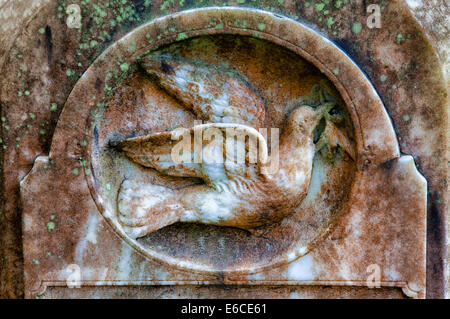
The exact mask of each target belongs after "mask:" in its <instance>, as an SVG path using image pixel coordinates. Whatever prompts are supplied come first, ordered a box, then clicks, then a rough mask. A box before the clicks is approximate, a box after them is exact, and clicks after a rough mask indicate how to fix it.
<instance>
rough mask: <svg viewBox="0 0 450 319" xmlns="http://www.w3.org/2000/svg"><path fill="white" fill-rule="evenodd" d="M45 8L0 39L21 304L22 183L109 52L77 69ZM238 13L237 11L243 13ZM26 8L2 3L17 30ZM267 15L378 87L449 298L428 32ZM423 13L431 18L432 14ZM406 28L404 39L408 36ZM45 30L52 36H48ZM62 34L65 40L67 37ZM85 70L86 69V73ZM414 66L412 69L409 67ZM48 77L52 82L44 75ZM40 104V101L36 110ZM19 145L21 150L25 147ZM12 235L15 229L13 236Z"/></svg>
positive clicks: (434, 276)
mask: <svg viewBox="0 0 450 319" xmlns="http://www.w3.org/2000/svg"><path fill="white" fill-rule="evenodd" d="M424 2H425V1H424ZM36 3H37V2H36ZM411 3H412V1H409V5H410V6H412V7H414V9H415V11H416V12H417V13H418V16H420V9H421V6H415V4H416V3H417V1H415V3H414V4H411ZM40 4H41V6H37V8H36V9H35V10H36V11H27V12H26V14H24V16H25V17H24V18H23V19H24V20H22V21H26V23H21V22H20V21H21V20H20V19H19V20H17V19H16V18H15V17H14V21H18V22H17V28H11V29H8V30H6V29H5V30H4V32H7V33H8V36H3V37H0V39H1V40H2V41H4V42H2V46H1V48H2V50H5V53H2V54H0V56H1V57H2V59H4V60H3V61H7V62H6V64H5V65H6V66H7V67H5V70H8V71H9V72H8V74H7V77H5V80H4V82H2V98H1V104H2V114H3V116H4V117H5V121H4V123H3V134H2V138H3V143H4V144H5V145H6V146H7V149H5V150H4V151H3V158H4V160H3V170H2V172H3V190H4V193H3V194H4V195H3V200H4V208H3V209H2V216H1V217H0V218H2V230H4V231H2V238H1V239H2V248H3V250H4V257H3V259H2V263H3V265H4V266H3V267H2V269H7V270H8V271H2V273H1V285H2V286H1V287H2V294H3V295H4V296H10V297H13V296H21V294H22V291H23V286H22V284H21V282H22V279H21V278H22V271H21V267H22V266H21V265H22V261H21V258H22V257H21V243H20V242H21V239H20V233H21V232H20V218H19V217H18V212H20V207H21V205H20V204H18V203H19V201H18V197H17V196H18V181H19V180H21V179H22V178H23V177H24V176H25V174H26V173H27V172H28V171H29V170H30V169H31V166H32V164H33V161H34V158H35V157H36V156H37V155H41V154H42V155H44V154H46V153H47V152H48V148H49V146H50V144H49V142H50V137H51V135H52V132H53V127H54V125H55V123H56V120H57V118H58V113H59V112H60V110H61V106H62V105H63V104H64V101H65V99H66V97H67V96H68V94H69V93H70V90H71V87H72V85H73V84H74V83H75V79H76V78H77V77H78V75H79V74H81V73H82V70H84V69H85V68H86V67H87V66H88V65H89V64H90V61H92V59H93V58H94V57H95V56H96V55H97V54H98V53H99V52H101V51H102V50H103V47H102V46H101V45H99V44H98V42H99V41H97V44H95V43H93V44H94V45H93V46H92V48H89V49H83V50H81V56H78V57H79V59H78V58H77V56H76V52H73V50H74V49H75V50H76V49H77V48H78V42H79V41H78V40H77V39H76V36H75V34H76V33H73V34H71V33H67V32H66V31H63V30H64V29H65V28H66V27H65V25H64V24H63V23H62V22H60V20H58V19H57V18H55V16H56V14H57V12H58V11H57V5H50V6H48V7H44V6H43V5H42V3H40ZM232 4H233V5H236V3H232ZM21 5H22V6H23V7H26V8H27V9H29V8H32V6H31V7H30V5H29V2H28V1H24V2H20V1H19V2H17V1H14V2H13V1H11V2H4V3H2V4H1V6H2V7H1V8H2V9H1V13H2V17H3V19H6V21H8V22H9V21H11V19H12V17H13V16H14V14H11V12H17V10H20V9H21ZM9 6H11V7H9ZM15 6H17V7H15ZM256 6H259V5H256ZM260 6H261V7H262V8H265V9H271V8H272V9H273V10H274V11H279V12H282V13H284V14H287V15H288V16H291V17H293V18H296V19H301V20H305V21H308V22H309V23H311V24H313V25H317V26H318V28H319V29H321V28H323V32H325V33H329V36H330V37H331V38H332V39H334V40H336V41H337V42H338V43H340V44H341V45H343V46H344V48H345V49H346V50H348V52H349V53H350V55H351V56H352V57H353V58H354V59H355V60H356V61H357V62H358V64H359V65H361V66H362V67H363V69H364V70H365V71H366V72H367V73H368V75H369V76H370V77H371V80H372V81H373V82H374V84H375V86H376V88H377V90H378V92H379V93H380V95H381V96H382V98H383V101H384V103H385V104H386V107H387V109H388V111H389V114H390V115H391V117H392V119H393V121H394V125H395V128H396V130H397V134H398V137H399V142H400V148H401V151H402V152H403V153H406V154H413V155H414V156H415V160H416V161H417V162H418V166H419V169H420V170H421V172H422V173H423V174H424V175H425V176H426V178H427V179H428V182H429V194H430V195H429V217H428V222H429V231H428V234H429V235H428V236H429V237H428V251H429V254H428V267H427V269H428V278H427V283H428V295H429V296H430V297H439V296H442V295H443V291H444V286H443V282H444V281H443V271H444V269H445V268H444V265H445V263H444V258H445V250H444V249H443V245H444V244H445V243H444V241H445V238H446V237H445V222H444V218H446V216H445V214H444V212H445V211H446V199H445V192H446V188H447V183H446V180H445V177H446V176H445V173H444V172H445V170H446V168H447V164H446V163H445V161H443V160H442V158H443V157H444V155H443V154H444V153H445V151H446V141H445V139H446V135H445V132H446V131H445V127H446V125H447V122H446V116H443V114H446V104H445V101H446V96H444V95H443V90H444V89H445V84H444V82H443V79H442V75H441V74H440V72H441V70H442V69H441V68H440V65H439V61H438V60H437V59H436V57H435V56H434V55H433V52H432V51H431V49H430V47H428V46H427V44H426V42H425V45H424V39H423V35H421V34H418V33H417V32H418V31H420V30H419V29H417V26H416V24H415V22H414V21H413V20H412V19H411V18H410V17H409V13H408V12H406V11H404V9H403V7H401V6H398V5H396V4H395V3H391V4H389V6H387V7H386V8H385V9H384V11H383V13H382V14H383V17H384V18H386V20H385V21H386V22H387V23H385V29H383V28H382V29H381V30H379V31H378V32H374V31H370V30H368V29H367V28H363V29H362V31H361V32H358V33H357V34H355V33H354V32H353V33H352V31H351V25H352V23H353V22H354V21H359V20H360V21H364V18H363V14H361V12H364V11H363V8H362V6H361V4H360V3H351V4H348V5H347V6H343V8H342V9H340V10H337V9H335V8H332V9H331V10H330V12H331V15H333V17H334V22H333V23H332V24H331V27H330V28H328V26H327V25H326V19H324V18H322V16H320V14H317V13H316V12H315V11H314V10H313V8H309V9H306V10H304V9H303V8H297V7H296V6H294V5H293V4H292V3H290V2H284V3H283V4H281V5H280V4H278V3H277V4H260ZM177 7H178V5H177V4H175V5H174V6H172V5H171V4H170V3H161V4H154V7H151V9H149V10H150V11H151V12H152V13H151V14H150V15H149V14H143V15H142V16H143V18H142V21H147V20H149V19H150V16H158V15H164V14H166V13H167V9H169V11H170V12H174V11H176V10H177ZM300 7H301V6H300ZM161 8H162V10H161ZM441 8H445V4H442V6H441ZM8 10H10V11H8ZM40 10H42V14H41V15H39V14H35V13H37V12H39V13H41V11H40ZM46 10H48V11H46ZM443 10H444V9H443ZM424 11H427V12H428V13H429V12H432V11H431V10H424ZM32 16H33V18H32V19H31V18H30V17H32ZM50 16H52V17H53V18H52V20H51V21H50V20H49V19H48V17H50ZM94 18H95V17H94ZM422 23H423V25H424V27H425V29H426V30H431V31H432V33H433V37H434V39H441V38H442V37H443V36H442V33H439V32H442V30H439V29H437V31H436V27H435V26H432V25H430V23H429V21H428V22H427V21H423V22H422ZM47 24H48V25H51V35H50V39H51V41H50V42H49V41H48V37H49V32H48V31H47V30H46V29H45V25H47ZM137 24H139V23H136V22H132V23H131V24H129V25H123V26H122V27H121V28H119V29H118V30H117V29H114V28H113V29H114V30H113V31H111V30H108V32H109V33H110V34H113V40H110V41H107V43H110V42H113V41H115V40H117V39H119V38H120V37H121V36H122V35H123V34H125V33H126V32H127V31H129V30H131V29H132V28H133V27H134V26H135V25H137ZM433 24H436V23H435V22H434V23H433ZM2 25H3V26H5V25H8V26H11V25H12V24H11V23H3V24H2ZM399 25H400V28H404V29H402V30H401V31H399V30H398V28H399ZM21 26H25V28H24V29H23V32H21V31H19V30H21V29H22V27H21ZM43 27H44V29H43V32H39V30H41V28H43ZM389 27H392V28H393V31H389ZM427 27H428V29H427ZM11 30H15V31H14V32H15V33H14V34H13V35H11ZM58 30H61V31H63V32H58ZM394 30H395V31H394ZM91 32H93V34H90V35H88V36H87V41H89V40H90V38H91V37H92V36H94V35H95V32H96V31H91ZM334 32H335V33H334ZM399 32H402V34H403V35H407V34H411V35H413V36H412V37H411V38H409V37H406V36H405V39H404V41H403V39H402V38H400V41H396V40H397V38H396V36H397V35H398V34H399ZM40 34H41V35H40ZM43 34H45V35H46V37H47V40H45V39H44V38H43V39H42V41H41V40H40V39H39V37H42V36H43ZM436 34H437V35H436ZM439 34H441V35H439ZM444 34H445V33H444ZM15 35H19V38H17V40H16V42H15V44H14V45H13V42H14V40H11V39H12V38H14V39H15V38H16V36H15ZM36 38H38V40H37V41H38V43H36V42H35V41H31V39H33V40H36ZM368 39H369V40H368ZM68 40H70V41H69V43H70V44H69V45H62V43H63V41H68ZM82 41H83V42H86V39H82ZM91 43H92V42H90V41H89V44H88V45H89V46H90V45H91ZM3 44H4V45H3ZM30 44H31V46H30ZM11 45H13V46H12V49H11V50H9V48H11ZM401 48H403V49H405V50H402V49H401ZM439 50H440V52H441V56H443V57H444V58H445V55H444V54H443V53H442V52H444V53H445V47H444V50H443V49H442V48H440V49H439ZM408 52H415V55H410V54H408ZM74 53H75V54H74ZM19 56H20V58H19ZM20 59H23V61H24V62H20ZM61 59H64V61H61ZM42 60H44V61H45V60H47V61H48V65H49V66H50V67H49V66H47V63H42ZM56 61H58V62H57V63H58V65H54V63H55V62H56ZM78 63H81V66H79V64H78ZM21 64H25V65H27V70H20V69H19V66H20V65H21ZM407 65H409V66H410V67H405V66H407ZM416 66H417V67H416ZM42 68H43V70H44V72H41V71H39V70H40V69H42ZM68 69H70V70H76V71H75V73H74V74H73V73H72V71H70V72H67V71H69V70H68ZM18 71H20V72H21V73H24V74H26V78H27V79H28V80H29V81H27V84H30V85H31V86H30V87H32V85H33V83H34V82H36V84H38V85H39V86H37V87H34V88H35V89H32V90H30V89H27V87H24V88H19V90H20V91H22V96H21V97H20V98H21V99H18V96H17V91H18V89H17V87H19V86H20V85H21V83H20V82H21V81H20V80H17V76H18V73H17V72H18ZM77 74H78V75H77ZM381 75H385V77H381ZM24 76H25V75H24ZM5 83H7V84H5ZM40 83H42V84H40ZM56 83H58V85H56ZM420 83H427V85H426V89H427V91H426V90H425V88H424V87H423V86H420ZM40 85H43V86H44V88H45V87H47V89H48V90H49V91H50V92H51V94H50V96H51V97H50V96H48V95H46V94H44V95H42V94H41V95H39V94H38V93H39V90H41V88H42V87H40ZM394 86H395V89H394ZM27 91H28V92H29V93H30V94H29V95H27V93H26V92H27ZM31 98H33V100H30V99H31ZM52 103H57V110H54V108H53V111H52V107H51V105H52ZM30 113H31V114H32V115H31V114H30ZM22 122H23V123H24V124H25V126H26V125H27V124H31V125H32V126H31V127H29V128H28V129H29V132H28V133H30V134H25V135H20V136H19V134H20V132H19V131H18V130H20V129H21V128H22V127H23V126H20V127H19V128H17V125H20V124H21V123H22ZM411 123H412V124H413V125H411ZM8 128H9V129H8ZM27 131H28V130H27ZM17 137H20V140H17ZM79 142H81V141H79ZM16 144H18V145H19V146H18V147H16ZM12 225H15V226H13V227H11V226H12ZM322 296H323V295H322Z"/></svg>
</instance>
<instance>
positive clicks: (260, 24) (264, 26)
mask: <svg viewBox="0 0 450 319" xmlns="http://www.w3.org/2000/svg"><path fill="white" fill-rule="evenodd" d="M265 29H266V24H265V23H262V22H260V23H258V30H259V31H264V30H265Z"/></svg>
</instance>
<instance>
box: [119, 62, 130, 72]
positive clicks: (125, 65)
mask: <svg viewBox="0 0 450 319" xmlns="http://www.w3.org/2000/svg"><path fill="white" fill-rule="evenodd" d="M120 70H121V71H122V72H128V71H129V70H130V66H129V65H128V63H122V64H121V65H120Z"/></svg>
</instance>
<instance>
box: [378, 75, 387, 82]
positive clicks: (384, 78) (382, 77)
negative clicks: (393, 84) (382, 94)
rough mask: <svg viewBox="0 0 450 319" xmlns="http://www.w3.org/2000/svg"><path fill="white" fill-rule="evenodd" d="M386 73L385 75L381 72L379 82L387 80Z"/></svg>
mask: <svg viewBox="0 0 450 319" xmlns="http://www.w3.org/2000/svg"><path fill="white" fill-rule="evenodd" d="M387 78H388V77H387V75H385V74H382V75H380V81H381V82H386V80H387Z"/></svg>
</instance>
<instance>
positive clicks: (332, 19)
mask: <svg viewBox="0 0 450 319" xmlns="http://www.w3.org/2000/svg"><path fill="white" fill-rule="evenodd" d="M333 24H334V18H333V17H329V18H328V19H327V26H328V29H329V28H331V26H332V25H333Z"/></svg>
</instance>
